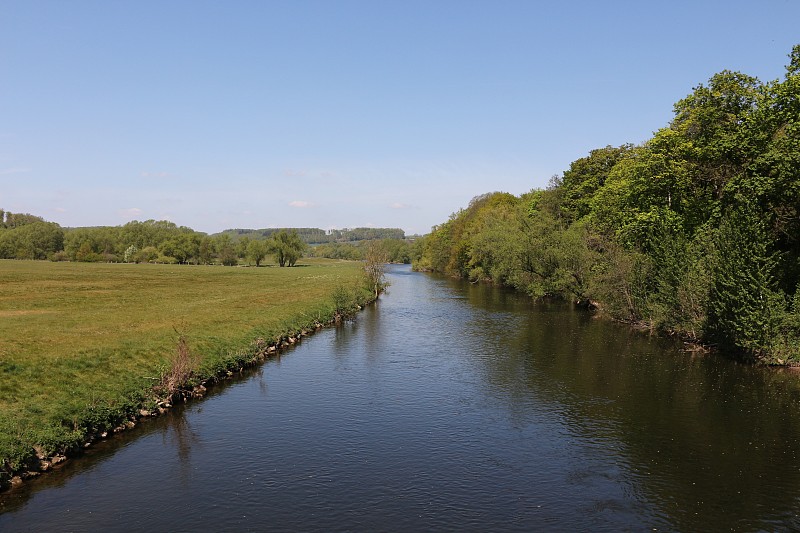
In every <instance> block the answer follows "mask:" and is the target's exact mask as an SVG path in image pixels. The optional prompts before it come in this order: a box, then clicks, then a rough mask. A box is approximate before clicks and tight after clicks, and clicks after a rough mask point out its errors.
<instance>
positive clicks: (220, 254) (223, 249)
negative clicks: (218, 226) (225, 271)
mask: <svg viewBox="0 0 800 533" xmlns="http://www.w3.org/2000/svg"><path fill="white" fill-rule="evenodd" d="M215 244H216V249H217V259H219V262H220V263H222V264H223V265H225V266H235V265H237V264H239V258H238V256H237V255H236V246H235V245H234V244H233V241H232V240H231V237H230V235H228V234H225V233H223V234H221V235H217V237H216V243H215Z"/></svg>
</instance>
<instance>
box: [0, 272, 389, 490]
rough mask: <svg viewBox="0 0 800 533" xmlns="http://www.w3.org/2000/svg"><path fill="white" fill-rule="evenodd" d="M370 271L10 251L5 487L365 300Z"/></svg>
mask: <svg viewBox="0 0 800 533" xmlns="http://www.w3.org/2000/svg"><path fill="white" fill-rule="evenodd" d="M362 272H363V268H362V267H361V265H360V264H358V263H350V262H342V261H330V260H310V261H308V262H307V264H304V265H301V266H298V267H295V268H277V267H263V268H226V267H196V266H185V265H178V266H176V265H172V266H167V265H122V264H70V263H46V262H33V261H0V277H2V278H3V279H4V283H3V285H2V286H1V287H0V316H2V317H3V320H2V321H0V375H2V382H0V489H6V488H8V487H10V486H11V485H12V484H15V483H19V482H22V481H24V480H25V479H27V478H30V477H35V476H37V475H40V474H41V473H42V472H46V471H48V470H50V469H51V468H53V467H54V466H55V465H57V464H59V463H61V462H63V461H64V460H65V459H66V458H68V457H72V456H75V455H79V454H80V452H81V450H83V449H84V448H85V447H86V446H89V445H91V443H92V442H94V441H96V440H97V439H102V438H107V437H108V436H110V435H113V434H114V433H117V432H120V431H123V430H125V429H127V428H130V427H133V425H135V424H136V422H137V421H138V420H140V419H141V418H143V417H149V416H155V415H158V414H160V413H162V412H164V410H166V409H169V407H171V406H172V405H173V403H174V402H176V401H185V400H186V399H189V398H191V397H196V396H202V395H203V394H204V392H205V389H206V387H208V386H209V385H211V384H213V383H214V382H216V381H218V380H220V379H225V378H226V377H229V376H232V375H234V374H235V373H237V372H240V371H241V370H242V369H243V368H244V367H246V366H251V365H254V364H258V363H259V362H260V361H263V360H264V359H265V358H267V357H270V356H271V355H273V354H276V353H277V352H278V351H279V350H280V349H282V348H284V347H286V346H290V345H292V344H295V343H297V342H298V341H299V339H300V338H302V337H303V336H305V335H308V334H309V333H311V332H313V331H314V330H316V329H318V328H320V327H322V326H324V325H326V324H330V323H331V322H332V321H334V320H335V319H336V316H337V315H338V314H340V313H341V312H342V311H347V310H349V309H354V308H356V306H361V305H364V304H366V303H367V302H369V301H370V300H372V299H373V298H371V296H372V295H371V293H370V292H369V291H365V290H362V285H361V281H360V280H361V277H362V275H363V274H362ZM343 295H345V296H346V298H344V299H343Z"/></svg>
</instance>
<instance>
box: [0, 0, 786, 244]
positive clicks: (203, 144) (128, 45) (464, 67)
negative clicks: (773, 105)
mask: <svg viewBox="0 0 800 533" xmlns="http://www.w3.org/2000/svg"><path fill="white" fill-rule="evenodd" d="M798 21H800V2H797V1H794V0H780V1H779V0H762V1H760V2H737V1H727V2H722V1H713V2H712V1H707V2H704V1H701V0H695V1H692V2H683V1H673V2H643V1H641V0H640V1H630V2H612V1H604V2H561V3H557V2H538V1H534V0H528V1H520V2H515V1H468V0H463V1H444V0H441V1H437V0H428V1H415V0H402V1H400V0H398V1H389V0H373V1H337V0H327V1H300V0H297V1H288V0H287V1H266V0H262V1H252V2H249V1H230V2H219V1H213V2H204V1H198V0H192V1H135V2H134V1H129V2H120V1H99V0H98V1H91V2H90V1H79V0H75V1H54V2H45V1H38V0H19V1H8V0H0V208H4V209H6V210H10V211H13V212H30V213H33V214H37V215H40V216H43V217H45V218H46V219H48V220H53V221H55V222H58V223H60V224H61V225H63V226H81V225H118V224H124V223H125V222H128V221H130V220H134V219H138V220H146V219H151V218H153V219H168V220H172V221H173V222H175V223H177V224H179V225H185V226H189V227H192V228H194V229H197V230H200V231H205V232H209V233H213V232H217V231H221V230H223V229H225V228H261V227H283V226H294V227H300V226H302V227H321V228H332V227H334V228H343V227H357V226H380V227H400V228H403V229H405V230H406V232H407V233H427V232H428V231H429V230H430V227H431V226H432V225H434V224H438V223H441V222H443V221H445V220H447V218H448V216H449V215H450V214H451V213H452V212H454V211H456V210H458V209H459V208H461V207H464V206H466V205H467V203H468V202H469V200H470V199H471V198H472V197H474V196H476V195H478V194H482V193H485V192H489V191H507V192H511V193H514V194H520V193H523V192H526V191H528V190H530V189H532V188H534V187H544V186H546V184H547V182H548V180H549V178H550V176H552V175H554V174H558V173H561V172H563V171H564V170H565V169H567V168H568V167H569V164H570V163H571V162H572V161H573V160H575V159H577V158H579V157H583V156H584V155H586V154H587V153H588V152H589V150H591V149H593V148H599V147H602V146H606V145H609V144H610V145H619V144H622V143H626V142H631V143H639V142H642V141H644V140H646V139H647V138H648V137H649V136H650V135H651V134H652V132H653V131H655V130H657V129H659V128H661V127H663V126H665V125H667V123H668V122H669V120H670V119H671V117H672V105H673V104H674V103H675V102H676V101H677V100H679V99H680V98H682V97H684V96H686V95H687V94H688V93H689V92H691V90H692V88H693V87H694V86H696V85H698V84H699V83H704V82H706V81H707V80H708V78H709V77H711V76H712V75H713V74H714V73H716V72H719V71H721V70H724V69H729V70H738V71H741V72H744V73H747V74H750V75H753V76H757V77H759V78H760V79H761V80H763V81H768V80H772V79H776V78H779V77H782V76H783V73H784V66H785V65H786V63H787V62H788V58H787V54H788V53H789V52H790V50H791V47H792V46H793V45H794V44H798V43H800V30H799V29H798V27H800V25H799V24H798Z"/></svg>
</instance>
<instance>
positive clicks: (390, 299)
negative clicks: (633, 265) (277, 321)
mask: <svg viewBox="0 0 800 533" xmlns="http://www.w3.org/2000/svg"><path fill="white" fill-rule="evenodd" d="M388 279H389V281H390V283H391V286H390V287H389V292H388V294H386V295H384V296H382V297H381V299H380V300H379V302H378V303H377V304H376V305H373V306H370V307H368V308H367V309H365V310H364V311H363V312H362V313H360V314H359V316H358V317H357V319H356V320H355V321H354V322H352V323H347V324H345V325H343V326H341V327H338V328H331V329H327V330H323V331H321V332H319V333H317V334H315V335H314V336H312V337H310V338H307V339H304V340H303V342H302V343H300V344H299V345H298V346H296V347H294V348H292V349H290V350H288V351H286V352H284V353H283V354H282V355H281V357H279V358H276V359H273V360H270V361H268V362H267V363H265V364H264V365H263V366H262V367H260V368H258V369H256V370H254V371H252V372H250V373H249V374H248V375H247V376H246V377H244V378H243V379H238V380H236V381H232V382H229V383H226V384H224V385H221V386H218V387H216V388H214V389H212V393H211V394H210V395H209V396H207V397H206V398H205V399H203V400H201V401H197V402H193V403H190V404H188V405H187V406H186V407H183V408H180V409H176V410H174V411H173V412H171V413H170V414H169V415H167V416H163V417H159V418H157V419H153V420H149V421H146V422H144V423H142V424H140V425H139V426H138V427H137V428H135V429H134V430H132V431H131V432H128V433H127V434H124V435H122V436H119V437H115V438H113V439H109V440H108V441H105V442H102V443H99V444H97V445H95V446H93V447H92V448H90V449H89V450H88V451H87V453H86V456H85V457H83V458H81V459H79V460H75V461H70V462H69V463H68V464H67V465H66V466H65V467H64V468H61V469H60V470H58V471H57V472H54V473H50V474H48V475H45V476H42V477H41V478H40V479H37V480H34V481H32V482H29V483H26V484H25V485H23V487H22V488H20V489H17V490H14V491H11V492H9V493H6V494H2V495H0V531H131V530H135V531H153V530H155V531H197V530H210V531H264V530H269V531H421V530H437V531H441V530H450V531H455V530H457V531H490V530H491V531H500V530H503V531H514V530H518V531H553V530H572V531H576V530H584V531H585V530H592V531H621V530H644V529H648V530H652V529H657V530H662V531H663V530H667V531H723V530H725V531H727V530H736V531H756V530H790V529H794V530H800V518H799V517H798V513H799V512H800V462H798V458H799V457H800V454H799V453H798V452H800V376H797V375H794V374H792V373H791V372H786V371H774V370H769V369H762V368H754V367H749V366H746V365H740V364H736V363H734V362H731V361H729V360H726V359H724V358H722V357H717V356H707V355H697V354H693V353H691V352H687V351H684V350H682V348H683V347H682V345H681V344H680V343H676V342H675V341H673V340H668V339H660V338H655V337H651V336H648V335H646V334H643V333H641V332H637V331H634V330H632V329H630V328H628V327H627V326H624V325H619V324H614V323H611V322H609V321H605V320H598V319H595V318H592V317H591V316H590V315H588V314H586V313H584V312H582V311H578V310H575V309H572V308H571V307H570V306H567V305H563V304H547V303H533V302H531V301H530V300H529V299H528V298H525V297H524V296H521V295H518V294H515V293H513V292H511V291H506V290H502V289H498V288H493V287H489V286H485V285H471V284H468V283H463V282H459V281H455V280H450V279H446V278H441V277H435V276H430V275H425V274H418V273H413V272H411V271H410V270H409V268H408V267H405V266H392V267H390V269H389V272H388Z"/></svg>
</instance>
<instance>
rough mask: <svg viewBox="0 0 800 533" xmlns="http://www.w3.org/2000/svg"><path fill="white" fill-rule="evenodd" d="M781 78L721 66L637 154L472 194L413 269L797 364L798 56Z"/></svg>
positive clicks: (617, 151) (602, 156) (596, 157)
mask: <svg viewBox="0 0 800 533" xmlns="http://www.w3.org/2000/svg"><path fill="white" fill-rule="evenodd" d="M790 60H791V61H790V64H789V65H788V67H787V72H786V75H785V77H784V79H783V80H775V81H772V82H769V83H762V82H760V81H759V80H758V79H756V78H753V77H751V76H747V75H745V74H741V73H738V72H730V71H724V72H721V73H719V74H716V75H715V76H713V77H712V78H711V79H710V80H709V82H708V85H707V86H706V85H699V86H698V87H696V88H695V89H694V90H693V92H692V93H691V94H689V95H688V96H687V97H686V98H684V99H682V100H681V101H679V102H678V103H677V104H675V107H674V119H673V120H672V122H671V123H670V124H669V126H667V127H665V128H663V129H660V130H658V131H657V132H656V133H655V134H654V136H653V137H652V138H651V139H650V140H648V141H647V142H645V143H644V144H642V145H640V146H632V145H624V146H620V147H611V146H607V147H605V148H600V149H597V150H593V151H591V152H590V153H589V155H588V156H587V157H584V158H582V159H579V160H577V161H575V162H573V163H572V164H571V165H570V167H569V170H567V171H565V172H564V173H563V176H556V177H554V178H553V179H552V180H551V183H550V185H549V186H548V187H547V188H546V189H544V190H541V189H536V190H533V191H531V192H529V193H527V194H524V195H522V196H520V197H516V196H513V195H511V194H506V193H490V194H485V195H483V196H479V197H477V198H475V199H474V200H473V201H472V202H471V203H470V205H469V206H468V207H467V208H466V209H463V210H461V211H459V212H457V213H454V214H453V215H452V216H451V217H450V220H448V221H447V222H445V223H443V224H441V225H439V226H436V227H434V228H433V231H432V232H431V234H430V235H428V236H426V237H425V238H424V240H423V242H422V244H421V245H420V246H421V248H422V250H421V257H420V258H419V259H418V260H416V261H415V266H416V268H417V269H426V270H434V271H438V272H444V273H448V274H451V275H455V276H460V277H463V278H469V279H472V280H491V281H493V282H496V283H499V284H503V285H509V286H512V287H516V288H517V289H519V290H523V291H526V292H527V293H529V294H530V295H532V296H534V297H542V296H554V295H559V296H564V297H568V298H572V299H574V300H576V301H579V302H581V303H582V304H585V305H587V306H598V307H600V308H602V309H603V310H604V311H605V312H606V313H608V314H610V315H612V316H614V317H617V318H619V319H624V320H628V321H633V322H638V323H642V324H646V325H649V326H650V327H651V328H653V329H657V330H662V331H666V332H672V333H677V334H680V335H684V336H686V337H690V338H693V339H697V340H700V341H703V342H705V343H709V344H715V345H717V346H719V347H721V348H722V349H723V350H725V351H726V352H728V353H736V354H740V355H743V356H746V357H749V358H754V359H757V360H759V361H762V362H767V363H777V364H785V363H796V362H799V361H800V290H798V283H799V282H800V46H796V47H795V48H794V49H793V51H792V53H791V55H790Z"/></svg>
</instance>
